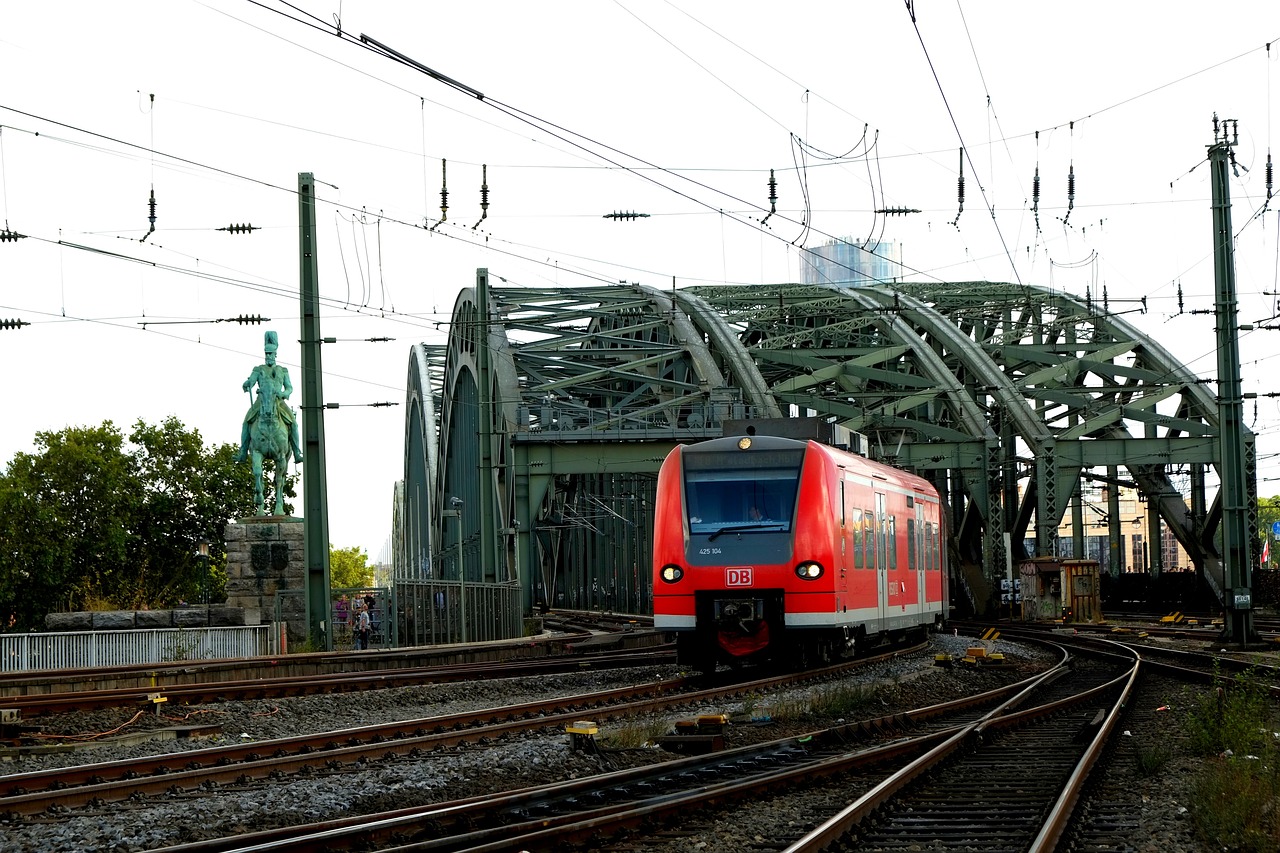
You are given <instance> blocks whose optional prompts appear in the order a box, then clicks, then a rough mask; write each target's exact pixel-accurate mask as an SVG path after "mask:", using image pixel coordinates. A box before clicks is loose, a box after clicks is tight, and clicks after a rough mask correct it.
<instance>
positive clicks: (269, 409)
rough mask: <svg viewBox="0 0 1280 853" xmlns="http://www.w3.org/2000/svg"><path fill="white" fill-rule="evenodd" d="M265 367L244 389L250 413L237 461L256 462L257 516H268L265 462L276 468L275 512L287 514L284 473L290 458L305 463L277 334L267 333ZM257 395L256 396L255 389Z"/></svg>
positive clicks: (256, 371) (255, 371) (261, 366)
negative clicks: (280, 361) (278, 358)
mask: <svg viewBox="0 0 1280 853" xmlns="http://www.w3.org/2000/svg"><path fill="white" fill-rule="evenodd" d="M262 348H263V350H264V351H265V355H266V362H267V363H266V364H259V365H258V366H257V367H255V368H254V369H253V372H252V373H250V374H249V378H248V379H246V380H245V381H244V384H243V385H242V386H241V387H242V388H243V389H244V390H245V391H247V392H248V393H249V411H247V412H245V415H244V422H243V423H242V424H241V426H240V450H239V452H237V453H236V455H235V461H236V462H243V461H244V460H245V459H247V458H248V459H252V460H253V483H254V485H253V497H254V506H255V507H256V508H257V514H258V515H266V508H265V505H264V503H265V502H264V497H263V483H262V460H263V459H270V460H271V461H272V462H273V463H274V467H275V488H274V491H275V511H274V512H273V513H272V514H273V515H284V481H285V471H286V470H287V469H288V467H289V457H290V456H291V455H292V456H293V461H294V462H295V463H297V462H301V461H302V448H301V446H300V442H299V441H298V420H297V416H296V415H295V414H294V411H293V409H292V407H290V406H289V402H288V401H289V395H290V394H292V393H293V383H292V382H290V381H289V368H287V367H285V366H284V365H280V364H276V350H277V349H279V348H280V340H279V338H278V337H277V336H276V333H275V332H267V333H266V335H265V337H264V342H263V345H262ZM255 385H256V386H257V388H258V396H257V398H256V399H255V398H254V396H253V388H254V386H255Z"/></svg>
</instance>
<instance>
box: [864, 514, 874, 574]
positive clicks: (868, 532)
mask: <svg viewBox="0 0 1280 853" xmlns="http://www.w3.org/2000/svg"><path fill="white" fill-rule="evenodd" d="M875 518H876V517H875V514H874V513H872V512H871V510H869V509H864V510H863V511H862V544H863V546H864V547H865V550H866V562H865V563H863V565H865V566H866V567H867V568H868V569H874V568H875V567H876V521H875Z"/></svg>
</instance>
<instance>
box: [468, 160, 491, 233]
mask: <svg viewBox="0 0 1280 853" xmlns="http://www.w3.org/2000/svg"><path fill="white" fill-rule="evenodd" d="M488 217H489V166H488V165H487V164H485V163H481V164H480V218H479V219H477V220H476V224H475V225H472V226H471V230H472V231H474V230H476V229H477V228H479V227H480V223H481V222H484V221H485V219H487V218H488Z"/></svg>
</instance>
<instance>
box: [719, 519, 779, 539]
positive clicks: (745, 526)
mask: <svg viewBox="0 0 1280 853" xmlns="http://www.w3.org/2000/svg"><path fill="white" fill-rule="evenodd" d="M781 526H782V522H781V521H763V522H760V523H758V524H731V525H729V526H728V527H721V528H720V529H719V530H717V531H716V532H715V533H712V534H711V535H710V536H708V537H707V541H708V542H714V541H715V538H716V537H717V536H719V535H720V534H721V533H737V532H739V531H741V530H760V529H761V528H764V527H781Z"/></svg>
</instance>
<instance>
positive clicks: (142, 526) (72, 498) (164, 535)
mask: <svg viewBox="0 0 1280 853" xmlns="http://www.w3.org/2000/svg"><path fill="white" fill-rule="evenodd" d="M35 443H36V450H35V452H33V453H18V454H16V455H15V456H14V458H13V459H12V461H11V462H10V463H9V466H8V468H7V469H5V471H4V472H3V473H2V474H0V554H3V555H4V560H3V561H0V617H3V618H4V621H5V622H7V621H8V616H7V614H9V613H13V614H14V615H15V617H16V622H17V627H21V628H23V629H26V628H32V627H39V626H40V625H41V624H42V621H43V618H44V616H45V614H46V613H49V612H51V611H55V610H79V609H89V608H102V607H112V608H121V609H132V608H139V607H160V606H165V605H168V604H172V603H173V602H176V601H177V600H178V599H180V598H183V599H187V600H189V601H203V600H204V598H205V596H206V594H207V595H208V596H209V598H210V599H211V600H214V601H217V600H220V599H221V598H222V595H221V593H220V590H221V589H222V586H223V584H224V583H225V576H226V573H225V554H224V553H223V550H222V530H223V527H224V526H225V525H226V523H227V522H228V521H230V520H231V519H232V518H235V517H239V516H245V515H249V514H251V513H252V512H253V508H252V504H253V484H252V481H251V474H250V471H249V467H248V466H247V465H242V466H237V465H234V464H232V462H231V458H232V455H233V454H234V453H235V449H236V448H235V447H234V446H233V445H230V444H226V445H222V446H219V447H213V448H206V447H205V446H204V444H203V441H202V440H201V437H200V433H199V432H198V431H196V430H187V429H186V428H185V427H183V425H182V423H181V422H179V421H178V420H177V419H176V418H172V417H171V418H169V419H167V420H165V422H164V423H163V424H161V425H158V426H151V425H148V424H146V423H144V422H142V421H139V422H138V423H137V424H136V425H135V427H134V430H133V432H132V434H131V435H130V436H129V442H128V443H126V441H125V437H124V435H123V434H122V433H121V431H120V430H119V429H118V428H117V427H116V426H115V425H114V424H113V423H111V422H110V421H107V422H105V423H103V424H102V426H99V427H67V428H66V429H63V430H60V431H58V432H41V433H37V434H36V441H35ZM201 539H205V540H207V541H208V542H209V543H210V558H209V561H208V563H207V564H206V563H204V562H203V561H202V560H201V559H200V557H199V556H197V546H196V543H197V542H199V541H200V540H201ZM209 578H212V584H209V583H208V580H207V579H209Z"/></svg>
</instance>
